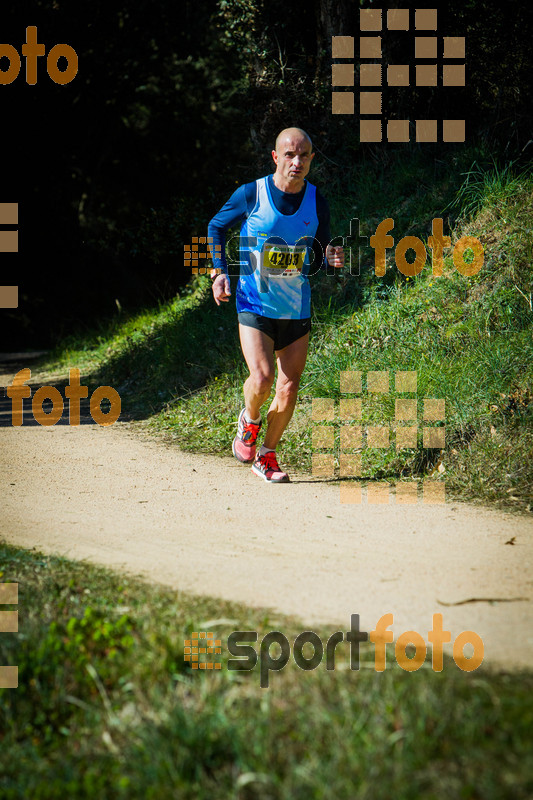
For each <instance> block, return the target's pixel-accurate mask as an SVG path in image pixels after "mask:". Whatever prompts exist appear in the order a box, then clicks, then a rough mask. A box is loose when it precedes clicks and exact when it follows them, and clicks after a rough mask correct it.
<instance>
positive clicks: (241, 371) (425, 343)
mask: <svg viewBox="0 0 533 800" xmlns="http://www.w3.org/2000/svg"><path fill="white" fill-rule="evenodd" d="M414 157H415V156H413V158H414ZM411 166H413V165H411ZM415 167H416V169H415ZM441 167H442V165H441ZM425 169H426V172H427V170H428V169H429V167H426V168H425ZM459 169H460V165H456V170H459ZM413 170H414V174H417V175H418V179H417V180H418V182H419V184H420V182H421V181H422V184H423V182H424V180H425V181H426V183H427V184H428V186H431V187H432V188H431V190H430V191H429V190H428V191H427V192H426V194H425V195H423V194H422V193H420V192H418V193H416V192H414V188H413V180H414V179H413V177H412V174H413V173H411V172H409V170H408V169H407V167H406V166H405V165H403V164H402V162H401V160H398V161H397V162H393V163H391V164H388V165H382V166H380V167H379V169H378V168H377V167H375V166H369V165H367V166H366V167H364V168H361V169H360V170H359V172H358V173H357V178H356V179H355V178H354V181H356V182H355V183H354V187H353V188H354V191H355V190H357V192H356V194H354V198H355V197H357V203H355V200H350V198H348V199H347V200H345V202H344V204H343V205H342V207H341V206H340V205H339V206H335V207H334V209H333V210H334V218H335V219H334V223H333V225H332V230H334V231H336V230H343V231H344V232H346V233H347V232H348V221H349V217H350V216H355V215H358V214H359V215H360V216H361V218H363V216H362V215H363V214H365V215H366V216H365V219H366V222H365V226H366V227H365V226H363V227H362V231H363V233H366V234H368V235H370V234H371V233H372V232H373V231H374V230H375V227H376V225H377V224H378V222H379V221H381V219H383V218H385V217H386V216H387V215H388V213H389V212H387V211H386V209H385V207H383V208H382V209H381V210H380V208H378V207H377V205H376V201H375V199H374V200H373V205H372V199H373V198H375V197H376V194H377V196H378V197H380V198H381V201H382V202H383V197H386V191H385V189H386V181H387V179H390V181H391V188H390V193H389V194H390V200H389V205H388V207H389V208H391V207H392V208H397V209H398V218H397V219H396V220H395V229H394V231H393V233H394V237H395V242H396V243H397V242H398V240H399V239H400V238H402V236H403V235H414V234H416V235H417V236H418V237H419V238H422V239H423V240H424V242H425V243H426V246H427V237H428V235H429V233H430V231H431V219H432V218H433V216H439V215H440V216H442V211H439V210H438V209H439V208H442V207H443V206H444V205H445V204H447V206H448V208H449V209H451V210H452V211H453V214H454V216H453V217H451V218H448V223H449V224H451V223H452V222H453V220H456V221H455V223H454V224H455V227H454V228H453V229H452V230H449V229H446V226H445V230H444V233H445V234H448V233H450V234H451V237H452V246H453V245H454V244H455V242H456V241H457V240H458V239H459V238H460V237H461V236H465V235H470V236H475V237H477V238H478V239H479V240H480V241H481V242H482V244H483V246H484V251H485V253H484V257H485V262H484V265H483V267H482V268H481V271H480V272H479V273H478V274H477V275H475V276H473V277H466V276H464V275H462V274H460V273H459V272H458V271H457V270H456V269H455V266H454V263H453V259H452V256H451V255H450V251H448V255H447V256H446V258H445V268H444V274H443V275H442V276H434V275H433V274H432V271H431V267H430V264H431V253H430V250H429V248H428V263H427V265H426V267H425V268H424V270H423V271H422V272H421V273H420V274H419V275H417V276H416V277H414V278H406V277H405V276H403V275H402V274H401V273H400V272H399V271H398V269H397V268H396V266H395V264H394V260H393V258H394V256H393V250H392V249H391V250H389V251H388V268H387V273H386V275H385V277H383V278H378V277H376V276H375V275H374V273H373V258H374V254H373V251H372V250H364V249H363V252H362V258H361V274H360V275H359V276H353V275H345V276H344V277H343V278H339V277H337V278H335V277H332V276H327V275H325V274H322V275H320V276H315V277H314V278H312V282H313V298H314V311H313V334H312V340H311V345H310V350H309V357H308V363H307V367H306V371H305V373H304V376H303V381H302V385H301V391H300V395H299V403H298V406H297V409H296V412H295V415H294V418H293V420H292V421H291V424H290V426H289V428H288V430H287V431H286V433H285V436H284V439H283V442H282V445H281V447H280V455H281V458H282V460H283V464H284V465H285V466H287V467H288V468H290V469H293V470H294V469H298V470H302V471H310V470H311V458H312V452H313V443H312V431H313V424H312V420H311V409H312V400H313V398H317V397H328V398H333V399H335V400H338V399H339V398H340V373H341V371H346V370H355V371H360V372H361V373H362V374H363V394H362V399H363V417H362V426H363V429H367V428H368V426H369V425H379V424H390V426H391V429H392V433H391V437H390V446H389V447H388V448H379V449H378V448H365V449H361V448H359V450H357V448H355V449H354V451H353V452H355V453H358V452H359V453H360V454H361V457H362V478H363V479H366V478H379V479H382V480H388V481H390V482H391V483H395V482H397V481H398V480H402V479H405V478H407V479H413V478H419V477H423V476H425V475H428V474H432V475H434V476H435V477H436V478H438V479H439V480H445V481H446V491H447V494H448V496H449V497H457V498H463V499H467V500H480V501H484V502H491V503H493V504H497V505H499V506H501V507H505V508H510V509H517V510H527V511H529V510H531V507H532V504H533V494H532V487H533V458H532V455H533V432H532V431H533V429H532V425H531V422H532V420H533V402H532V397H533V367H532V364H533V359H532V355H533V339H532V336H531V324H532V319H533V313H532V296H533V295H532V292H533V266H532V264H533V235H532V232H531V228H530V224H531V218H532V214H533V181H532V179H531V177H528V176H527V175H524V174H522V175H517V174H516V173H515V172H513V170H512V167H510V166H507V167H506V168H503V169H498V168H497V167H495V166H494V165H492V166H490V165H489V166H488V167H486V168H482V167H480V166H474V167H473V168H472V169H471V170H470V171H469V172H468V174H467V176H466V179H464V177H461V176H458V175H455V181H456V183H455V184H454V182H453V180H452V178H451V177H450V175H449V173H444V167H442V168H441V173H442V174H439V175H430V174H429V173H428V174H425V172H424V167H423V165H422V164H415V165H414V166H413ZM410 176H411V177H410ZM452 177H453V176H452ZM459 178H460V180H461V181H463V183H462V184H458V183H457V181H458V180H459ZM372 179H373V180H374V183H372ZM422 179H423V180H422ZM376 185H377V188H378V190H379V191H377V193H376V191H374V193H372V191H371V189H372V186H376ZM457 185H460V189H459V191H452V189H453V187H454V186H457ZM411 190H413V191H411ZM454 197H455V201H453V198H454ZM452 201H453V202H452ZM350 203H352V205H350ZM372 211H373V213H372ZM233 283H234V284H235V280H234V281H233ZM236 327H237V326H236V322H235V310H234V308H233V307H231V306H230V307H221V308H216V307H215V306H214V304H213V301H212V298H211V295H210V285H209V281H208V280H207V279H206V278H195V279H194V280H192V281H191V283H190V284H189V286H188V287H187V290H186V291H185V292H184V293H183V294H182V295H181V297H178V298H176V299H175V300H174V301H172V302H170V303H167V304H165V305H162V306H160V307H159V308H158V309H156V310H147V311H146V312H145V313H143V314H139V315H136V316H134V317H132V318H125V319H121V318H120V317H118V318H117V319H116V320H115V321H114V322H113V323H112V324H111V325H107V326H105V327H103V328H102V329H101V330H100V331H97V332H96V333H94V334H93V335H92V336H86V337H82V338H81V339H80V337H79V336H78V337H76V338H73V339H72V340H70V341H66V342H63V343H61V345H60V347H59V348H58V350H57V351H56V353H55V354H54V358H53V359H52V361H49V362H48V364H47V368H48V369H50V368H55V369H65V367H66V366H67V365H76V366H80V367H81V368H82V371H84V372H85V373H88V372H90V373H91V375H90V380H89V384H91V383H92V385H93V386H97V385H98V384H99V383H107V384H110V385H112V386H114V387H115V388H117V389H118V391H119V392H120V394H121V396H122V402H123V411H124V412H125V413H126V414H129V415H130V416H131V417H133V418H137V419H145V420H146V419H148V420H149V423H150V425H151V427H152V428H153V429H154V430H157V431H160V432H163V433H164V434H165V435H166V436H167V437H168V438H170V439H171V440H172V441H175V442H176V444H178V445H179V446H180V447H182V448H183V449H188V450H194V451H198V452H207V453H220V454H228V453H229V452H231V449H230V448H231V441H232V438H233V436H234V432H235V419H236V417H237V414H238V413H239V410H240V409H241V407H242V383H243V381H244V379H245V377H246V371H245V367H244V364H243V359H242V356H241V354H240V349H239V344H238V337H237V331H236ZM404 370H409V371H416V372H417V378H418V385H417V393H416V395H415V394H408V395H399V394H398V393H395V391H394V375H395V373H396V372H397V371H404ZM369 371H384V372H387V373H388V375H389V381H390V383H389V385H390V391H389V393H387V394H385V395H379V394H374V393H368V392H366V391H365V383H364V376H365V375H366V374H367V373H368V372H369ZM402 396H403V397H410V398H416V399H417V400H418V404H417V417H416V423H417V426H418V439H417V446H416V447H411V448H402V449H401V450H397V449H396V447H395V435H396V429H397V427H398V424H400V425H401V424H402V423H396V421H395V400H396V399H398V398H399V397H402ZM425 398H442V399H444V400H445V403H446V419H445V424H446V439H445V447H444V448H440V447H439V448H436V447H433V448H429V447H424V441H423V435H422V430H423V428H424V425H425V424H426V423H425V420H424V417H423V413H424V403H423V400H424V399H425ZM414 422H415V421H413V423H412V424H414ZM431 424H436V425H437V426H439V425H440V424H442V423H431ZM333 427H334V428H335V431H334V442H335V444H334V450H333V452H334V455H335V459H336V469H337V470H338V462H339V454H340V438H339V437H340V432H339V424H338V420H337V423H336V424H334V425H333ZM314 449H315V451H316V448H314Z"/></svg>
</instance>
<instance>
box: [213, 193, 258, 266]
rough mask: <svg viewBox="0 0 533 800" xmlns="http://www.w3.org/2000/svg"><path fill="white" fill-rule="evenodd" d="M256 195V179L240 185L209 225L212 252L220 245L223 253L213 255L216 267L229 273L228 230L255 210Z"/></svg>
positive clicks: (220, 250)
mask: <svg viewBox="0 0 533 800" xmlns="http://www.w3.org/2000/svg"><path fill="white" fill-rule="evenodd" d="M255 197H256V185H255V181H252V183H245V184H243V185H242V186H239V188H238V189H236V190H235V191H234V192H233V194H232V195H231V197H230V199H229V200H228V201H227V203H225V204H224V205H223V206H222V208H221V209H220V211H219V212H218V214H215V216H214V217H213V219H212V220H211V221H210V223H209V225H208V227H207V236H208V237H209V238H210V239H212V244H211V253H213V252H214V246H215V245H219V248H220V249H219V252H220V254H221V255H220V257H219V256H216V257H213V266H214V267H215V269H221V270H222V271H223V272H225V273H226V274H227V272H228V267H227V263H226V231H227V230H228V228H231V227H233V226H234V225H236V224H237V223H238V222H242V220H244V219H246V217H247V216H248V215H249V214H250V212H251V211H253V208H254V205H255Z"/></svg>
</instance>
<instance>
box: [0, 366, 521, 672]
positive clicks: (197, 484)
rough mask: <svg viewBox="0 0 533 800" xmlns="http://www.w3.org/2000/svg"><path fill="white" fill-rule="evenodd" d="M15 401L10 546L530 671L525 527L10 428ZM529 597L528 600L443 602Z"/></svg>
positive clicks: (483, 514)
mask: <svg viewBox="0 0 533 800" xmlns="http://www.w3.org/2000/svg"><path fill="white" fill-rule="evenodd" d="M5 378H6V375H0V385H3V386H5V385H6V380H5ZM7 402H8V401H6V399H3V400H2V402H1V404H0V416H3V427H0V456H1V458H0V486H1V495H2V516H1V519H2V537H3V538H4V539H5V540H6V541H8V542H9V543H12V544H16V545H20V546H22V547H27V548H30V547H36V548H38V549H40V550H42V551H44V552H46V553H57V554H61V555H64V556H67V557H69V558H73V559H88V560H90V561H93V562H97V563H100V564H105V565H109V566H111V567H114V568H117V569H122V570H124V571H127V572H129V573H134V574H140V575H142V576H143V577H144V578H145V579H147V580H154V581H157V582H159V583H163V584H167V585H168V586H172V587H175V588H179V589H182V590H187V591H191V592H194V593H197V594H208V595H212V596H215V597H221V598H226V599H231V600H237V601H242V602H244V603H247V604H249V605H252V606H269V607H272V608H274V609H277V610H278V611H280V612H284V613H289V614H295V615H297V616H299V617H300V618H301V619H302V621H303V622H304V623H305V624H306V625H310V626H312V625H313V623H316V622H324V623H331V624H332V631H333V630H336V629H337V628H336V626H342V627H343V630H347V629H348V627H349V620H350V614H352V613H359V614H360V617H361V628H362V629H363V630H367V631H369V630H372V629H373V628H374V627H375V625H376V622H377V621H378V619H379V618H380V617H381V615H382V614H385V613H389V612H391V613H393V614H394V625H393V627H392V629H393V632H394V635H395V638H396V637H397V636H398V635H399V634H400V633H402V632H403V631H405V630H415V631H418V632H420V633H421V635H422V636H423V637H424V639H425V640H426V641H427V632H428V630H429V629H430V628H431V622H432V615H433V613H434V612H441V613H442V614H443V618H444V627H445V628H446V629H448V630H450V631H451V633H452V641H453V639H454V638H455V637H456V636H457V635H458V634H459V633H460V632H461V631H463V630H473V631H475V632H476V633H478V634H479V635H480V636H481V637H482V638H483V641H484V645H485V659H486V661H487V662H491V663H494V664H498V665H505V666H507V667H515V666H531V664H532V663H533V626H532V621H533V617H532V609H533V575H532V573H531V563H532V555H533V536H532V533H533V522H532V521H531V520H530V519H529V518H526V517H523V516H521V517H518V516H514V515H510V514H504V513H500V512H495V511H490V510H484V509H478V508H475V507H472V506H469V505H466V504H463V503H457V502H452V503H446V504H445V505H443V506H442V505H440V506H439V505H433V506H432V505H424V504H419V505H416V506H402V507H399V506H396V505H395V504H393V503H391V504H389V505H368V504H366V503H365V504H361V505H348V504H341V503H340V496H339V487H338V486H335V485H332V484H328V483H324V482H321V481H319V480H317V479H313V478H312V477H311V476H293V479H294V482H293V483H292V484H286V485H279V486H271V485H267V484H265V483H264V482H262V481H260V480H259V479H258V478H256V477H255V476H254V475H252V473H251V472H250V469H249V467H246V466H243V465H240V464H238V463H237V462H236V461H235V460H234V459H232V458H227V459H220V458H216V457H205V456H199V455H191V454H186V453H182V452H180V451H179V450H177V449H175V448H173V447H170V446H168V445H165V444H163V443H161V442H159V441H156V440H152V439H149V438H148V437H147V436H146V435H141V434H140V433H139V432H138V431H136V430H135V429H134V427H132V426H131V425H128V424H127V423H126V424H124V423H121V422H118V423H116V424H115V425H114V426H112V427H109V428H103V427H99V426H97V425H94V424H82V425H81V426H79V427H70V426H68V425H61V424H58V425H56V426H54V427H49V428H45V427H41V426H39V425H36V424H33V425H31V424H29V423H30V417H29V416H28V417H27V418H26V422H25V424H24V425H23V426H22V427H18V428H14V427H12V426H11V425H10V424H6V423H8V422H9V421H8V418H7V410H8V408H9V409H10V405H9V406H6V403H7ZM9 404H10V401H9ZM26 404H28V405H29V402H28V401H25V405H26ZM2 407H3V408H2ZM0 424H1V423H0ZM513 536H514V537H516V540H515V544H514V546H511V545H506V544H505V542H507V541H508V540H510V539H511V537H513ZM518 597H522V598H528V599H527V600H521V601H518V602H515V601H513V602H497V603H489V602H486V601H485V602H476V603H472V604H466V605H456V606H452V607H446V606H443V605H440V604H439V601H440V602H441V603H457V602H459V601H463V600H466V599H469V598H505V599H508V600H510V599H512V598H518ZM334 626H335V627H334Z"/></svg>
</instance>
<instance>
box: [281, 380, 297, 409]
mask: <svg viewBox="0 0 533 800" xmlns="http://www.w3.org/2000/svg"><path fill="white" fill-rule="evenodd" d="M299 385H300V378H296V379H293V380H286V381H283V382H280V383H278V385H277V386H276V395H277V396H278V397H279V398H280V400H284V401H285V402H287V403H289V402H293V401H295V400H296V397H297V395H298V387H299Z"/></svg>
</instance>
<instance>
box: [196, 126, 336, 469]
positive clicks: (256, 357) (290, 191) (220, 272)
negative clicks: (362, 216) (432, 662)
mask: <svg viewBox="0 0 533 800" xmlns="http://www.w3.org/2000/svg"><path fill="white" fill-rule="evenodd" d="M314 155H315V154H314V153H313V145H312V143H311V139H310V138H309V136H308V135H307V133H306V132H305V131H303V130H302V129H301V128H286V129H285V130H283V131H281V133H280V134H279V136H278V138H277V139H276V148H275V150H273V151H272V158H273V159H274V164H275V165H276V171H275V172H274V174H273V175H268V176H266V177H264V178H259V180H257V181H253V182H252V183H247V184H244V185H242V186H240V187H239V188H238V189H237V190H236V191H235V192H234V193H233V194H232V196H231V197H230V199H229V200H228V202H227V203H226V204H225V205H224V206H223V207H222V208H221V210H220V211H219V212H218V214H216V215H215V216H214V217H213V219H212V220H211V222H210V223H209V228H208V236H209V237H211V238H212V242H213V245H212V247H213V246H214V245H220V250H219V252H220V253H221V254H222V257H220V258H217V257H214V259H213V264H214V268H213V270H212V271H211V279H212V281H213V296H214V299H215V302H216V304H217V305H220V303H221V302H228V299H229V297H230V295H231V287H230V280H229V276H228V267H227V263H226V259H225V257H224V252H225V234H226V231H227V230H228V228H231V227H232V226H233V225H235V224H236V223H237V222H242V225H241V231H240V278H239V280H238V283H237V315H238V321H239V337H240V341H241V348H242V352H243V355H244V358H245V361H246V364H247V366H248V369H249V371H250V375H249V377H248V378H247V379H246V381H245V383H244V387H243V388H244V401H245V407H244V408H243V410H242V411H241V413H240V415H239V419H238V423H237V435H236V437H235V439H234V440H233V447H232V449H233V455H234V456H235V458H236V459H238V461H241V462H243V463H244V464H252V472H253V473H254V474H255V475H258V476H259V477H260V478H263V480H265V481H267V482H269V483H286V482H288V481H289V476H288V475H287V473H286V472H283V471H282V470H281V469H280V467H279V465H278V462H277V458H276V447H277V446H278V443H279V441H280V439H281V436H282V434H283V432H284V430H285V428H286V427H287V425H288V424H289V421H290V419H291V417H292V414H293V411H294V408H295V405H296V398H297V394H298V387H299V384H300V378H301V375H302V372H303V370H304V367H305V361H306V358H307V348H308V345H309V330H310V328H311V297H310V286H309V277H308V273H309V267H310V266H311V263H312V262H311V259H310V254H311V253H314V259H318V263H320V264H322V262H323V261H324V255H323V254H324V252H325V254H326V260H327V263H329V265H330V266H332V267H342V266H343V264H344V251H343V248H342V247H332V246H331V245H330V244H329V241H330V238H331V237H330V230H329V208H328V204H327V201H326V200H325V198H324V197H323V196H322V195H321V194H320V192H319V191H318V189H317V188H316V187H315V186H313V185H312V184H311V183H308V181H306V179H305V178H306V175H307V173H308V172H309V168H310V166H311V162H312V160H313V158H314ZM212 252H213V251H212ZM314 271H317V270H316V267H315V268H314ZM274 353H275V356H276V360H277V366H278V378H277V382H276V394H275V397H274V399H273V400H272V403H271V405H270V408H269V409H268V412H267V416H266V419H267V429H266V434H265V438H264V441H263V445H262V446H261V448H260V449H259V451H258V452H257V453H256V440H257V435H258V433H259V431H260V429H261V425H262V421H261V406H262V405H263V404H264V403H265V402H266V401H267V400H268V398H269V396H270V391H271V389H272V385H273V383H274V372H275V361H274Z"/></svg>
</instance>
